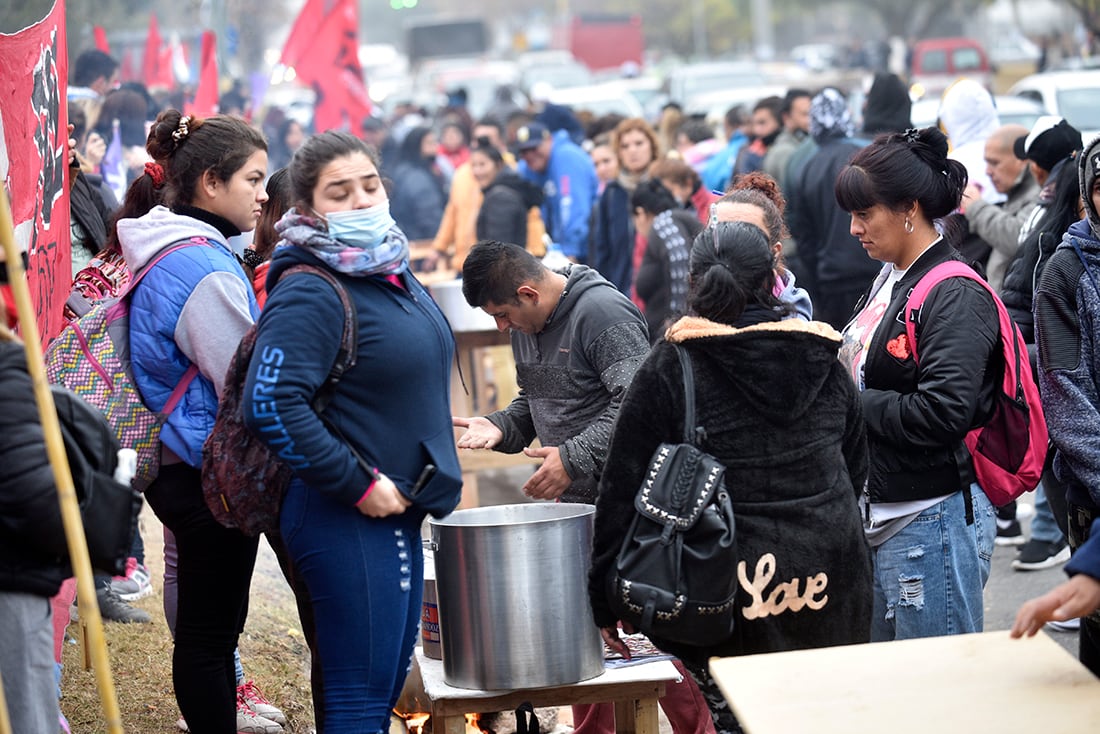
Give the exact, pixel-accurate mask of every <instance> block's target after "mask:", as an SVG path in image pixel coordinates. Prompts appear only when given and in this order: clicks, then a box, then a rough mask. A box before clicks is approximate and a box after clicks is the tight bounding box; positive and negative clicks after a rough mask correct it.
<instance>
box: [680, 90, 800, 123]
mask: <svg viewBox="0 0 1100 734" xmlns="http://www.w3.org/2000/svg"><path fill="white" fill-rule="evenodd" d="M786 93H787V88H786V87H784V86H781V85H778V84H764V85H761V84H756V85H754V86H750V87H730V88H729V89H723V90H720V91H717V92H710V93H708V94H700V95H696V96H694V97H692V98H691V101H690V102H689V103H688V104H686V105H684V113H685V114H687V115H705V116H706V118H707V121H708V122H710V123H712V124H714V125H718V126H721V123H722V120H723V118H725V116H726V111H727V110H728V109H730V108H731V107H741V108H742V109H743V110H744V111H745V114H746V116H747V115H748V114H749V113H750V112H752V108H753V107H755V106H756V103H757V102H759V101H760V100H762V99H764V98H765V97H772V96H775V97H782V96H783V95H784V94H786Z"/></svg>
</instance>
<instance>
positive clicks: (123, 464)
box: [115, 449, 137, 486]
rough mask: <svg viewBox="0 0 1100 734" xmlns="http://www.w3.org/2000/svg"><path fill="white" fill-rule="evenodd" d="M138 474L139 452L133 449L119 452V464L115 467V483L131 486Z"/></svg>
mask: <svg viewBox="0 0 1100 734" xmlns="http://www.w3.org/2000/svg"><path fill="white" fill-rule="evenodd" d="M135 474H137V452H136V451H134V450H133V449H119V450H118V464H117V465H116V466H115V481H116V482H118V483H119V484H125V485H127V486H129V484H130V482H131V481H133V479H134V475H135Z"/></svg>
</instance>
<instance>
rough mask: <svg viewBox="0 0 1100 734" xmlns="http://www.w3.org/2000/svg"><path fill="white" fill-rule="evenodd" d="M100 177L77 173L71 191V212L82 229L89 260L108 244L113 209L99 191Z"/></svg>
mask: <svg viewBox="0 0 1100 734" xmlns="http://www.w3.org/2000/svg"><path fill="white" fill-rule="evenodd" d="M98 179H99V176H94V177H91V176H88V175H87V174H84V173H77V174H76V175H75V176H74V178H73V185H72V188H71V189H70V190H69V210H70V212H71V214H72V221H73V224H74V226H78V227H80V229H81V230H82V237H80V238H74V239H81V240H82V245H83V247H84V249H85V250H86V251H87V252H86V253H85V256H84V257H82V258H79V259H81V260H87V259H88V258H89V257H91V256H92V255H95V254H96V253H97V252H99V251H100V250H102V249H103V245H105V244H106V243H107V227H108V226H110V221H111V209H110V207H109V206H108V205H107V202H105V201H104V200H103V195H102V194H101V193H100V189H99V180H98Z"/></svg>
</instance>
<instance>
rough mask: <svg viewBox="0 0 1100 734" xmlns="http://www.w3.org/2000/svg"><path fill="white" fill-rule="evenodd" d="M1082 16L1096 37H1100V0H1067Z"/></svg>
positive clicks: (1083, 21)
mask: <svg viewBox="0 0 1100 734" xmlns="http://www.w3.org/2000/svg"><path fill="white" fill-rule="evenodd" d="M1066 2H1068V3H1069V4H1070V7H1072V8H1073V9H1074V10H1076V11H1077V12H1078V14H1080V16H1081V22H1082V23H1083V24H1084V26H1085V28H1087V29H1088V30H1089V32H1090V33H1092V35H1093V36H1094V37H1100V0H1066Z"/></svg>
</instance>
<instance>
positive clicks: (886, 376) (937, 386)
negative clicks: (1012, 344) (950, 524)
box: [856, 240, 1004, 503]
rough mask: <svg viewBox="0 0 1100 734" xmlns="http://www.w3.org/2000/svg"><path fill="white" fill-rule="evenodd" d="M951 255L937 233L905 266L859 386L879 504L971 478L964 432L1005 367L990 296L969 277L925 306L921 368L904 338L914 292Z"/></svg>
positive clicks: (871, 486) (946, 489)
mask: <svg viewBox="0 0 1100 734" xmlns="http://www.w3.org/2000/svg"><path fill="white" fill-rule="evenodd" d="M951 259H958V257H957V255H955V253H954V250H953V249H952V247H951V245H950V244H949V243H947V242H945V241H942V240H941V241H940V242H939V243H937V244H936V245H934V246H933V247H931V248H930V249H929V250H928V251H927V252H925V253H924V254H923V255H921V257H920V258H918V259H917V261H916V262H915V263H913V264H912V265H911V266H910V267H909V270H908V272H907V273H906V274H905V277H903V278H902V279H901V281H899V282H898V284H897V285H896V286H894V291H893V295H892V297H891V299H890V304H889V306H887V308H886V313H885V315H884V316H883V317H882V321H881V323H880V324H879V327H878V329H877V330H876V331H875V335H874V337H872V339H871V343H870V345H869V347H868V354H867V360H866V363H865V365H864V373H863V374H864V384H865V389H864V391H863V393H862V395H863V415H864V417H865V418H866V420H867V444H868V447H869V451H870V457H871V466H870V473H869V477H868V487H867V491H868V492H869V493H870V498H871V501H872V502H875V503H878V502H900V501H906V500H918V499H928V498H932V497H937V496H940V495H945V494H951V493H953V492H957V491H959V490H960V489H962V488H963V487H964V486H966V485H967V484H969V483H970V482H971V481H973V478H974V473H973V471H974V470H973V467H972V465H971V462H970V454H969V453H968V452H967V450H966V446H965V445H964V444H963V437H964V436H965V435H966V434H967V432H968V431H970V430H971V429H972V428H976V427H978V426H981V425H984V423H985V422H986V420H987V419H988V417H989V415H990V412H991V411H992V407H993V398H994V395H995V392H996V390H997V389H999V386H1000V383H1001V378H1002V375H1003V373H1004V365H1003V358H1002V353H1001V350H1000V345H999V342H998V337H999V332H1000V323H999V320H998V317H997V309H996V306H995V305H994V303H993V299H992V297H991V296H990V295H989V292H988V291H986V290H985V288H984V287H982V286H981V285H979V284H978V283H976V282H974V281H972V280H969V279H966V278H949V279H948V280H946V281H944V282H943V283H941V284H939V285H938V286H936V287H935V288H934V289H933V290H932V292H931V293H929V294H928V298H927V300H926V301H925V303H924V307H923V309H921V313H920V322H919V323H918V324H917V326H916V332H915V333H916V339H917V353H918V354H919V355H920V366H919V367H918V366H917V364H916V363H915V362H914V360H913V356H912V353H911V351H912V350H910V349H909V348H908V346H906V344H905V341H904V340H902V339H901V337H902V335H904V334H905V322H904V311H905V307H906V304H907V302H908V295H909V291H910V290H911V289H912V288H913V286H915V285H916V284H917V281H918V280H920V278H921V276H923V275H924V274H925V273H927V272H928V271H929V270H931V269H932V267H933V266H935V265H938V264H939V263H941V262H945V261H947V260H951ZM868 296H869V292H868V293H866V294H864V296H863V298H861V299H860V303H859V305H858V306H857V307H856V310H857V312H858V311H860V310H862V307H863V305H864V303H866V301H867V298H868Z"/></svg>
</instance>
